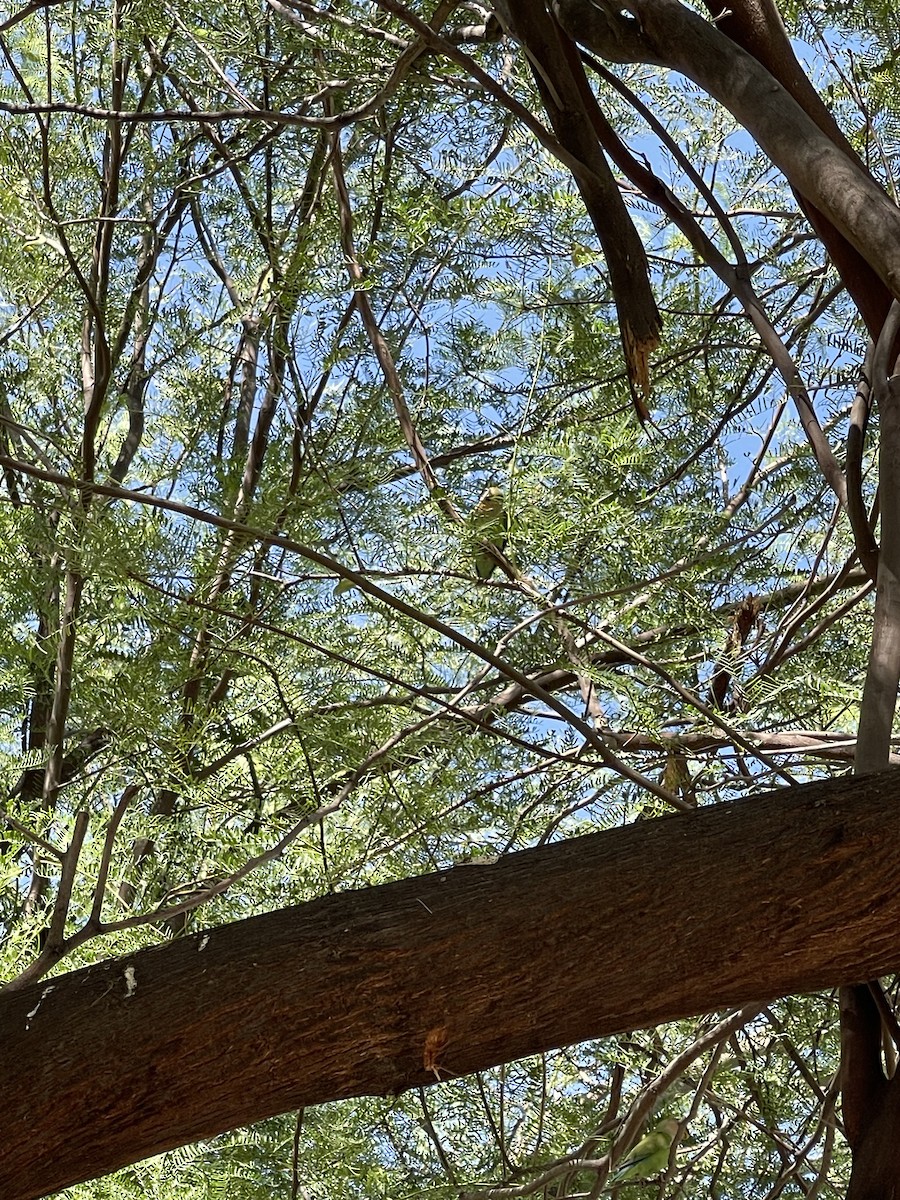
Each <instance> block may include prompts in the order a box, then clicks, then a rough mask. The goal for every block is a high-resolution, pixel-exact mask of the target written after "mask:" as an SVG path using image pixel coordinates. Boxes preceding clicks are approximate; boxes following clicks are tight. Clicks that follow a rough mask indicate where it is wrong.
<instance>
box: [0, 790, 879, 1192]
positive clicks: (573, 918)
mask: <svg viewBox="0 0 900 1200" xmlns="http://www.w3.org/2000/svg"><path fill="white" fill-rule="evenodd" d="M898 801H900V773H898V772H895V771H889V772H886V773H883V774H878V775H869V776H866V777H864V778H861V779H841V780H835V781H830V782H825V783H815V784H808V785H805V786H802V787H796V788H786V789H782V790H781V791H778V792H773V793H769V794H767V795H765V796H762V797H758V798H753V799H748V800H741V801H735V802H732V803H724V804H721V805H719V806H716V807H713V808H706V809H700V810H697V811H695V812H691V813H685V814H677V815H673V816H670V817H665V818H662V819H660V820H656V821H648V822H641V823H639V824H637V825H632V826H628V827H626V828H624V829H616V830H612V831H608V832H605V833H600V834H594V835H591V836H588V837H585V838H579V839H575V840H572V841H568V842H560V843H557V844H556V845H552V846H547V847H543V848H541V849H538V850H529V851H525V852H523V853H521V854H516V855H511V856H509V857H507V858H504V859H501V861H500V862H498V863H496V864H493V865H491V866H468V867H462V868H457V869H454V870H450V871H442V872H439V873H437V874H433V875H426V876H422V877H420V878H414V879H405V880H402V881H401V882H399V883H392V884H386V885H384V886H381V887H373V888H368V889H366V890H364V891H360V892H349V893H344V894H339V895H334V896H327V897H324V898H322V899H319V900H315V901H313V902H311V903H309V904H306V905H301V906H298V907H295V908H291V909H286V910H284V911H282V912H276V913H271V914H268V915H266V916H260V917H255V918H253V919H251V920H248V921H242V922H239V923H237V924H234V925H229V926H225V927H223V928H220V929H214V930H210V931H209V932H205V933H201V934H199V935H197V936H195V937H189V938H182V939H179V940H177V941H175V942H171V943H168V944H166V945H163V946H159V947H156V948H154V949H151V950H144V951H140V952H138V953H136V954H134V955H130V956H128V957H127V958H122V959H118V960H113V961H110V962H105V963H101V964H98V965H97V966H93V967H88V968H86V969H84V970H81V971H76V972H74V973H72V974H69V975H63V976H60V977H58V978H56V979H53V980H51V981H49V982H47V981H45V982H42V983H40V984H37V985H33V986H29V987H26V988H23V989H22V990H20V991H17V992H10V993H7V994H6V996H4V997H3V998H2V999H0V1036H2V1038H3V1045H4V1055H3V1059H2V1066H0V1094H2V1095H3V1096H4V1101H5V1113H4V1121H3V1133H2V1137H3V1143H4V1144H3V1146H2V1153H0V1195H2V1196H3V1197H4V1200H30V1198H32V1197H38V1196H42V1195H45V1194H46V1193H48V1192H50V1191H52V1190H55V1189H58V1188H61V1187H64V1186H66V1185H68V1184H72V1183H75V1182H77V1181H79V1180H82V1179H86V1178H88V1177H92V1176H96V1175H98V1174H101V1173H103V1172H107V1171H111V1170H114V1169H115V1168H117V1167H119V1166H122V1165H123V1164H125V1163H129V1162H134V1161H136V1160H137V1159H139V1158H141V1157H144V1156H146V1155H148V1154H152V1153H154V1152H156V1151H159V1150H163V1149H165V1148H167V1147H171V1146H176V1145H179V1144H181V1143H184V1142H187V1141H191V1140H194V1139H197V1138H201V1137H206V1136H210V1135H212V1134H215V1133H218V1132H220V1131H222V1130H224V1129H228V1128H231V1127H234V1126H236V1125H240V1124H242V1123H245V1122H248V1121H252V1120H258V1119H261V1118H263V1117H266V1116H269V1115H272V1114H275V1113H278V1112H284V1111H287V1110H289V1109H295V1108H298V1107H300V1106H303V1105H307V1104H318V1103H323V1102H325V1101H328V1100H332V1099H337V1098H339V1097H346V1096H355V1095H362V1094H369V1093H378V1094H385V1093H392V1092H398V1091H402V1090H403V1089H405V1088H410V1087H416V1086H424V1085H426V1084H429V1083H433V1082H435V1080H436V1078H441V1079H447V1078H452V1077H454V1076H456V1075H462V1074H467V1073H469V1072H472V1071H475V1070H479V1069H482V1068H486V1067H489V1066H492V1065H494V1064H496V1063H499V1062H503V1061H505V1060H508V1059H511V1058H516V1057H519V1056H522V1055H526V1054H534V1053H538V1052H540V1051H543V1050H548V1049H550V1048H552V1047H555V1046H560V1045H565V1044H567V1043H572V1042H577V1041H581V1040H584V1039H587V1038H591V1037H597V1036H601V1035H604V1034H611V1033H615V1032H617V1031H621V1030H624V1029H630V1028H634V1027H636V1026H641V1025H651V1024H655V1023H657V1022H660V1021H665V1020H671V1019H675V1018H680V1017H685V1016H688V1015H689V1014H694V1013H698V1012H702V1011H708V1010H710V1009H715V1008H721V1007H725V1006H730V1005H739V1004H746V1003H751V1002H754V1001H761V1002H762V1001H765V1000H766V999H768V998H771V997H774V996H778V995H782V994H788V993H793V992H805V991H811V990H816V989H820V988H824V987H830V986H833V985H834V984H836V983H840V982H841V981H851V982H852V981H854V980H864V979H869V978H875V977H877V976H878V975H880V974H884V973H887V972H888V971H890V970H894V969H896V967H897V965H898V963H900V933H898V930H900V859H898V856H897V854H896V846H895V837H894V824H895V821H894V817H895V813H896V806H897V803H898ZM636 946H639V947H640V954H636V953H635V950H634V948H635V947H636ZM86 1064H90V1070H89V1071H87V1070H85V1069H83V1068H84V1066H85V1065H86ZM73 1113H77V1114H78V1120H77V1121H74V1122H73V1120H72V1114H73ZM36 1144H39V1145H40V1146H41V1153H40V1154H35V1153H34V1147H35V1145H36Z"/></svg>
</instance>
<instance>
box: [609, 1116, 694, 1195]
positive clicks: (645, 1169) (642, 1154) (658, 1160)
mask: <svg viewBox="0 0 900 1200" xmlns="http://www.w3.org/2000/svg"><path fill="white" fill-rule="evenodd" d="M680 1124H681V1123H680V1122H679V1121H673V1120H672V1119H671V1118H669V1119H667V1120H665V1121H660V1123H659V1125H657V1127H656V1128H655V1129H654V1130H653V1132H652V1133H648V1134H647V1136H646V1137H642V1138H641V1140H640V1141H639V1142H638V1144H637V1145H636V1146H635V1147H634V1149H633V1150H630V1151H629V1153H628V1156H627V1158H625V1159H623V1160H622V1162H620V1163H619V1168H618V1170H617V1171H616V1172H615V1174H613V1175H611V1176H610V1179H609V1182H610V1183H611V1184H619V1183H625V1182H626V1181H627V1180H629V1179H652V1177H653V1176H654V1175H659V1174H661V1173H662V1172H663V1171H664V1170H665V1169H666V1166H667V1165H668V1162H669V1150H670V1148H671V1146H672V1141H673V1139H674V1137H675V1134H676V1133H677V1132H678V1129H679V1127H680Z"/></svg>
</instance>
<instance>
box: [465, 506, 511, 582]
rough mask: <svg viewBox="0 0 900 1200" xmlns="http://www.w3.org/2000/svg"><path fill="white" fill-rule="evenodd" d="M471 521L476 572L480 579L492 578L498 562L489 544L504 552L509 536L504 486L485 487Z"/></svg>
mask: <svg viewBox="0 0 900 1200" xmlns="http://www.w3.org/2000/svg"><path fill="white" fill-rule="evenodd" d="M471 521H472V535H473V541H474V543H475V545H474V548H473V556H474V561H475V574H476V575H477V576H478V578H479V579H490V577H491V575H492V574H493V573H494V571H495V569H496V567H497V563H496V560H495V559H494V557H493V555H492V554H490V552H489V551H488V549H487V546H489V545H490V546H495V547H496V548H497V550H499V551H500V552H501V554H502V553H503V551H504V549H505V548H506V540H507V538H508V536H509V514H508V513H507V511H506V498H505V496H504V494H503V488H499V487H489V488H487V489H485V491H484V493H483V494H482V496H481V499H480V500H479V501H478V503H477V504H476V505H475V507H474V509H473V510H472V517H471Z"/></svg>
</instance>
